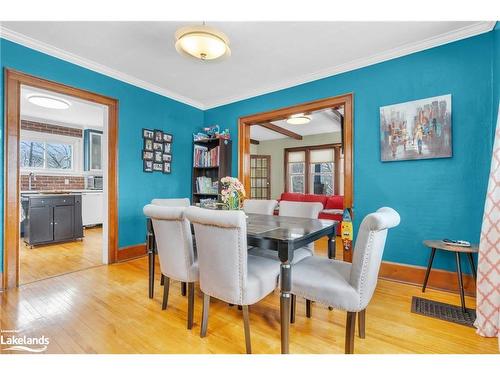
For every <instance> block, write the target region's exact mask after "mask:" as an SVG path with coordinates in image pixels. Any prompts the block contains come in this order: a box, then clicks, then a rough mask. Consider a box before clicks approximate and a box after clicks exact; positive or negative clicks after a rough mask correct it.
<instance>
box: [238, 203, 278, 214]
mask: <svg viewBox="0 0 500 375" xmlns="http://www.w3.org/2000/svg"><path fill="white" fill-rule="evenodd" d="M277 204H278V201H277V200H274V199H270V200H267V199H245V200H244V201H243V211H245V213H246V214H261V215H272V214H273V213H274V209H275V208H276V205H277Z"/></svg>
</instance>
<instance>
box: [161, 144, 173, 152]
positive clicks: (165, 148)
mask: <svg viewBox="0 0 500 375" xmlns="http://www.w3.org/2000/svg"><path fill="white" fill-rule="evenodd" d="M163 152H165V153H167V154H171V153H172V143H163Z"/></svg>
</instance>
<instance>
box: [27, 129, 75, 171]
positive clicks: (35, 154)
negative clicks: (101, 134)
mask: <svg viewBox="0 0 500 375" xmlns="http://www.w3.org/2000/svg"><path fill="white" fill-rule="evenodd" d="M31 133H34V132H28V131H26V132H22V134H21V141H20V144H19V154H20V166H21V170H25V171H45V172H54V173H57V172H59V173H68V172H70V173H71V172H78V171H80V170H81V166H79V158H78V153H79V152H80V143H81V141H80V139H78V138H75V137H66V136H56V135H51V134H43V133H34V134H31Z"/></svg>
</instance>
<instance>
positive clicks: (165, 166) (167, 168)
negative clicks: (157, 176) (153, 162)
mask: <svg viewBox="0 0 500 375" xmlns="http://www.w3.org/2000/svg"><path fill="white" fill-rule="evenodd" d="M163 173H170V162H164V163H163Z"/></svg>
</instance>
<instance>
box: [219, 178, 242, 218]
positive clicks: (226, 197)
mask: <svg viewBox="0 0 500 375" xmlns="http://www.w3.org/2000/svg"><path fill="white" fill-rule="evenodd" d="M220 182H221V185H222V190H221V200H222V203H223V204H224V207H225V208H226V209H227V210H239V209H241V207H242V205H243V200H244V198H245V188H244V187H243V184H242V183H241V182H240V180H238V179H237V178H236V177H230V176H226V177H223V178H221V180H220Z"/></svg>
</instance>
